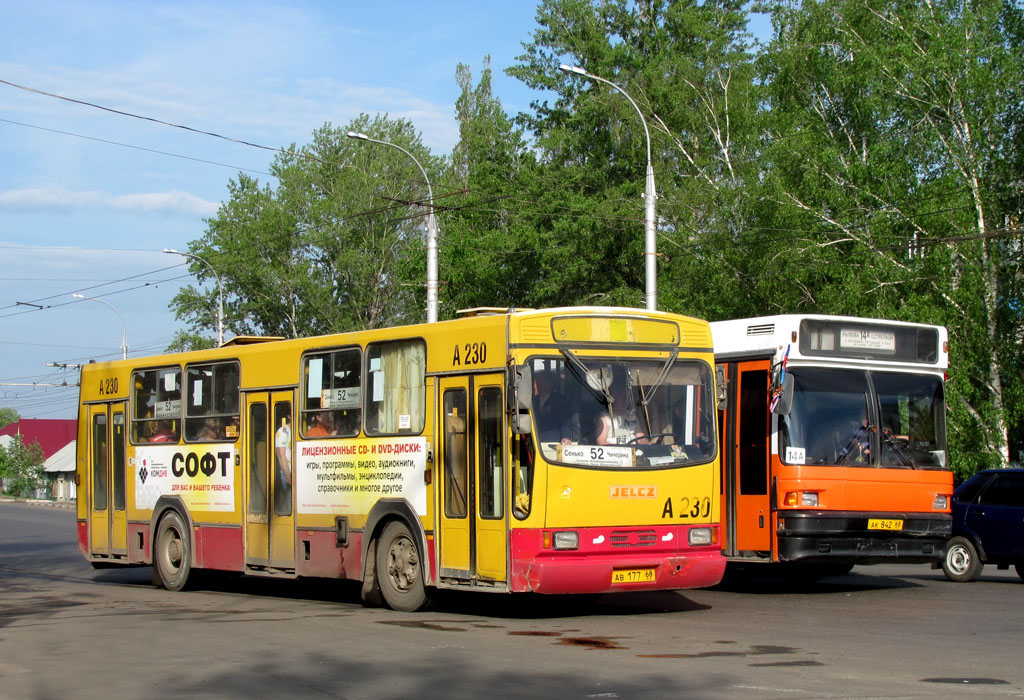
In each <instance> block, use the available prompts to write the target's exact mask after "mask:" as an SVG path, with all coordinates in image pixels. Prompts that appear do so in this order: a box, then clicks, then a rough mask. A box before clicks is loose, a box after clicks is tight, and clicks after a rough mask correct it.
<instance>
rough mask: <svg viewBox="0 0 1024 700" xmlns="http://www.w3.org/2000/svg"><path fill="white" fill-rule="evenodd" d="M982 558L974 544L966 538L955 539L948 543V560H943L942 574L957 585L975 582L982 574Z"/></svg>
mask: <svg viewBox="0 0 1024 700" xmlns="http://www.w3.org/2000/svg"><path fill="white" fill-rule="evenodd" d="M981 567H982V563H981V557H979V556H978V550H977V549H975V547H974V544H973V543H972V542H971V541H970V540H969V539H967V538H966V537H954V538H953V539H951V540H950V541H949V542H947V543H946V558H945V559H943V560H942V573H944V574H946V578H948V579H949V580H950V581H956V582H957V583H965V582H967V581H973V580H975V579H976V578H978V576H979V575H980V574H981Z"/></svg>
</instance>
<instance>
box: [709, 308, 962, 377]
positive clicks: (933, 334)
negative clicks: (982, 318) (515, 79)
mask: <svg viewBox="0 0 1024 700" xmlns="http://www.w3.org/2000/svg"><path fill="white" fill-rule="evenodd" d="M711 337H712V339H713V342H714V348H715V356H716V357H719V358H722V359H726V358H731V357H736V358H738V357H743V356H745V355H751V356H753V355H761V356H764V355H777V356H778V357H777V359H781V357H782V355H784V354H785V353H786V351H787V349H788V350H789V360H790V361H793V360H806V361H813V362H821V363H834V362H842V363H846V364H848V363H851V362H852V363H864V364H883V365H894V364H895V365H900V366H921V367H929V368H931V369H937V368H939V369H944V368H946V367H948V366H949V343H948V340H949V336H948V333H947V331H946V329H945V328H944V327H942V326H935V325H931V324H926V323H907V322H904V321H891V320H887V319H875V318H859V317H856V316H828V315H824V314H778V315H775V316H757V317H753V318H741V319H734V320H729V321H715V322H713V323H711Z"/></svg>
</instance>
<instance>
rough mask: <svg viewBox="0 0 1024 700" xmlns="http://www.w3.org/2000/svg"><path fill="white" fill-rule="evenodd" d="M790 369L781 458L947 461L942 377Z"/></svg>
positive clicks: (909, 463)
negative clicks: (790, 395)
mask: <svg viewBox="0 0 1024 700" xmlns="http://www.w3.org/2000/svg"><path fill="white" fill-rule="evenodd" d="M790 373H791V374H792V375H793V379H794V392H793V408H792V410H791V411H790V413H789V415H786V416H782V417H781V418H780V422H779V430H780V431H781V433H782V449H783V455H782V457H783V461H784V462H786V463H787V464H830V465H837V466H874V467H879V466H880V467H897V468H915V469H916V468H931V469H938V468H944V467H945V466H946V464H947V460H946V436H945V424H944V422H943V421H944V419H943V416H944V401H945V398H944V395H943V388H942V380H941V379H940V378H938V377H935V376H932V375H920V374H908V373H899V372H864V371H861V370H850V369H817V368H808V367H801V368H794V369H792V370H790Z"/></svg>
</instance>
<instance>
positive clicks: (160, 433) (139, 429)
mask: <svg viewBox="0 0 1024 700" xmlns="http://www.w3.org/2000/svg"><path fill="white" fill-rule="evenodd" d="M131 398H132V411H131V438H132V442H133V443H135V444H139V443H149V442H157V443H176V442H178V439H179V438H180V437H181V369H179V368H178V367H164V368H161V369H145V370H139V371H137V372H133V373H132V397H131Z"/></svg>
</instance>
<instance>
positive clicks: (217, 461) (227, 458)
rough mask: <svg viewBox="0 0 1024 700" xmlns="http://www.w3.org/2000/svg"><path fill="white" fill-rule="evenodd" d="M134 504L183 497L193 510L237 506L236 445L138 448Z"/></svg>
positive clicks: (144, 506)
mask: <svg viewBox="0 0 1024 700" xmlns="http://www.w3.org/2000/svg"><path fill="white" fill-rule="evenodd" d="M132 466H133V467H134V469H133V471H134V472H135V507H136V508H142V509H150V508H153V507H154V506H155V505H156V502H157V499H158V498H160V496H180V497H181V499H182V500H183V501H184V502H185V504H186V505H187V506H188V507H189V509H190V510H192V509H194V510H207V511H232V510H234V509H235V446H234V445H230V444H226V445H159V446H157V445H147V446H139V447H137V448H136V449H135V457H134V458H133V459H132Z"/></svg>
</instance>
